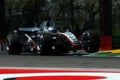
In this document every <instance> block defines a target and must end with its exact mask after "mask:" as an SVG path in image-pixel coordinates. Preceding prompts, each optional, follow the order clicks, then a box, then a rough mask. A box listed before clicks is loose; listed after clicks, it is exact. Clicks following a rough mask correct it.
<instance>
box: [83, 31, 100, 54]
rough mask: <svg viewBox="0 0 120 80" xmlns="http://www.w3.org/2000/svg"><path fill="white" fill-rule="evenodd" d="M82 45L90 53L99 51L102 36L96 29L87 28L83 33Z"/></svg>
mask: <svg viewBox="0 0 120 80" xmlns="http://www.w3.org/2000/svg"><path fill="white" fill-rule="evenodd" d="M82 47H83V49H84V50H85V51H86V52H88V53H93V52H97V51H99V47H100V37H99V34H98V33H97V32H96V31H94V30H87V31H85V32H83V34H82Z"/></svg>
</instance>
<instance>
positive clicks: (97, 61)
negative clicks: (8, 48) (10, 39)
mask: <svg viewBox="0 0 120 80" xmlns="http://www.w3.org/2000/svg"><path fill="white" fill-rule="evenodd" d="M0 67H43V68H92V69H94V68H95V69H96V68H97V69H99V68H100V69H101V68H102V69H103V68H104V69H117V70H120V58H119V57H87V56H76V55H72V56H71V55H51V56H40V55H33V54H32V55H29V54H23V55H8V54H6V53H4V52H0Z"/></svg>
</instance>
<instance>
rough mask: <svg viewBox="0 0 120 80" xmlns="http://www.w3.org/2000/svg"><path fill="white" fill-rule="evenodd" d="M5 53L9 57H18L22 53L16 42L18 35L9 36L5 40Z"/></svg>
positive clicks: (20, 46)
mask: <svg viewBox="0 0 120 80" xmlns="http://www.w3.org/2000/svg"><path fill="white" fill-rule="evenodd" d="M6 51H7V52H8V54H9V55H19V54H21V52H22V45H20V43H19V41H18V35H13V34H10V35H8V36H7V39H6Z"/></svg>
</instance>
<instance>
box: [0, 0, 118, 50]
mask: <svg viewBox="0 0 120 80" xmlns="http://www.w3.org/2000/svg"><path fill="white" fill-rule="evenodd" d="M45 20H49V21H51V23H53V24H54V25H56V26H57V28H58V29H59V30H60V31H65V30H66V29H70V31H71V32H73V33H74V34H75V35H76V36H77V38H79V37H80V36H81V33H82V32H83V31H84V30H87V29H94V30H96V31H98V33H99V34H100V36H101V46H102V49H116V48H120V45H119V44H120V0H0V39H5V38H6V35H7V34H8V33H9V32H11V31H12V30H13V29H15V28H17V27H31V26H32V27H33V26H35V24H36V25H37V26H40V24H41V22H42V21H45ZM105 46H106V47H105Z"/></svg>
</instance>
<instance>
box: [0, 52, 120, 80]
mask: <svg viewBox="0 0 120 80" xmlns="http://www.w3.org/2000/svg"><path fill="white" fill-rule="evenodd" d="M119 63H120V58H119V57H94V56H93V57H92V56H81V55H51V56H40V55H34V54H22V55H8V54H6V53H4V52H2V53H1V54H0V80H51V79H52V80H119V79H120V76H119V75H120V64H119Z"/></svg>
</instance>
